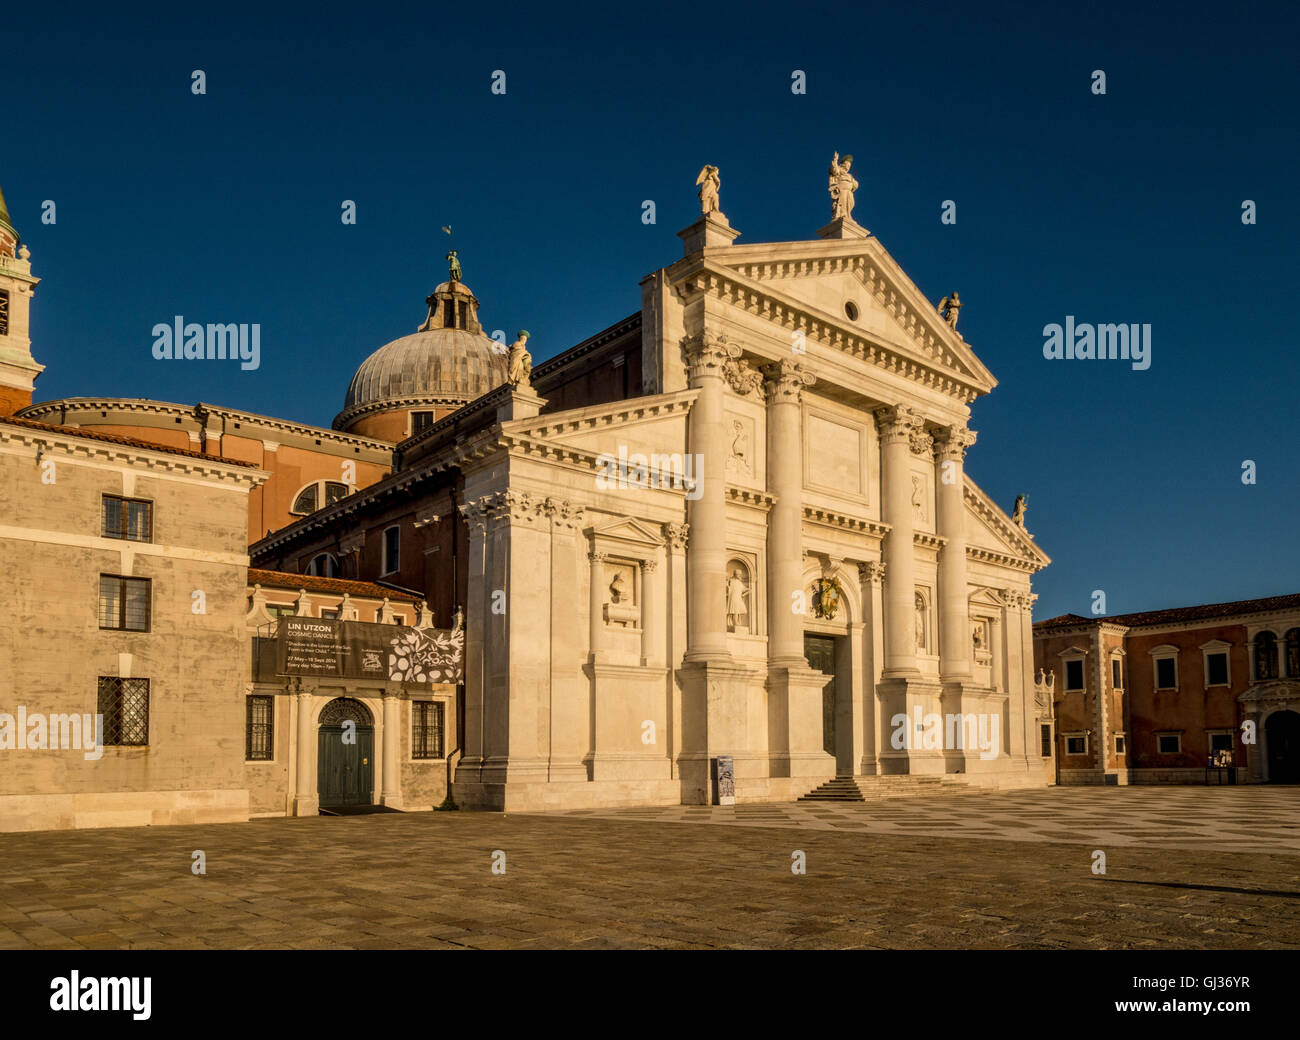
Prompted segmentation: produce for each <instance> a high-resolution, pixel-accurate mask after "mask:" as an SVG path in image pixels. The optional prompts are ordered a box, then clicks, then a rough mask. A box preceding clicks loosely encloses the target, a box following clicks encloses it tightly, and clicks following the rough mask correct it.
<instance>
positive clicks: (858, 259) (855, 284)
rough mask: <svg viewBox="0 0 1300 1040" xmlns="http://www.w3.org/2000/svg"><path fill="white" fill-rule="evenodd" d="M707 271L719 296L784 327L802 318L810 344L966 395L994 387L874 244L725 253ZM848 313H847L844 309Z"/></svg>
mask: <svg viewBox="0 0 1300 1040" xmlns="http://www.w3.org/2000/svg"><path fill="white" fill-rule="evenodd" d="M706 263H707V266H708V267H709V268H711V269H713V268H717V269H719V270H720V271H725V272H726V274H727V275H729V276H730V278H732V279H734V280H735V284H734V285H733V286H729V287H728V286H719V287H718V288H720V289H721V290H722V294H723V295H729V296H730V297H732V299H733V302H734V301H735V300H737V299H740V300H741V301H742V305H743V306H745V307H747V309H750V310H754V311H756V312H758V313H759V314H771V315H772V316H773V317H775V318H776V319H777V320H779V321H780V322H781V323H782V324H783V325H785V326H791V325H799V324H800V321H799V317H798V312H804V313H805V314H806V315H807V319H806V320H807V323H808V324H809V325H810V328H809V336H810V338H814V339H817V340H819V341H821V342H823V343H826V344H827V345H829V346H832V347H839V348H840V349H846V350H849V351H850V352H854V353H865V351H864V349H863V346H862V344H867V345H869V346H870V347H874V348H876V349H875V351H874V352H872V353H871V355H870V356H871V360H873V361H874V362H875V363H879V364H884V365H885V366H886V367H891V368H895V367H898V366H899V365H900V363H901V364H903V365H908V364H910V365H913V366H916V367H917V368H918V369H919V370H923V371H926V372H928V373H930V378H931V379H932V378H933V375H941V376H946V377H948V378H949V379H950V380H952V381H953V382H954V383H955V384H956V385H958V386H960V387H962V388H964V389H966V390H968V391H969V396H970V397H974V396H977V395H978V394H982V393H987V392H988V391H990V390H991V389H993V387H994V386H996V385H997V380H996V379H995V378H994V377H993V374H992V373H991V372H990V371H989V370H988V369H987V368H986V367H985V366H984V363H983V362H982V361H980V359H979V358H978V357H977V356H976V354H975V351H974V350H973V349H972V348H971V346H970V344H968V343H967V342H966V341H965V340H964V339H963V338H962V337H961V335H960V334H958V333H957V332H956V331H955V330H954V329H952V328H950V327H949V326H948V324H947V323H946V322H945V321H944V320H943V318H942V317H941V316H940V315H939V313H938V310H937V308H936V303H937V301H932V300H930V299H928V298H927V297H926V296H925V294H923V293H922V292H921V290H920V289H919V288H917V286H916V284H915V283H914V282H913V281H912V280H911V279H910V278H909V277H908V276H907V275H906V273H904V271H903V269H902V268H901V267H900V266H899V265H898V263H897V261H895V260H894V258H893V257H892V256H890V255H889V253H888V252H887V251H886V250H885V248H884V246H882V245H881V244H880V242H879V240H878V239H876V238H874V237H868V238H865V239H830V240H822V241H808V242H776V243H762V244H755V245H749V246H732V247H730V248H728V249H719V250H716V251H714V252H712V253H711V254H710V255H709V257H708V260H707V262H706ZM849 305H851V307H850V306H849Z"/></svg>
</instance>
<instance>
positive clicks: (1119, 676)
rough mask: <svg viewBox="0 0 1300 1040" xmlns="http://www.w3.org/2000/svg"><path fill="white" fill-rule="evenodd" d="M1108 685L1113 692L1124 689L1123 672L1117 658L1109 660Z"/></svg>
mask: <svg viewBox="0 0 1300 1040" xmlns="http://www.w3.org/2000/svg"><path fill="white" fill-rule="evenodd" d="M1110 685H1111V689H1113V690H1122V689H1124V670H1123V668H1122V667H1121V666H1120V662H1119V658H1118V657H1112V658H1111V659H1110Z"/></svg>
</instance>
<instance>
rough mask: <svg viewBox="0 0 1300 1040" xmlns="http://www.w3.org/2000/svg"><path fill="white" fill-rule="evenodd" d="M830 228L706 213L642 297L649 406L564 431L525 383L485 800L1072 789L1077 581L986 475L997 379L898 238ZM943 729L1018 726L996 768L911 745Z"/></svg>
mask: <svg viewBox="0 0 1300 1040" xmlns="http://www.w3.org/2000/svg"><path fill="white" fill-rule="evenodd" d="M819 234H821V235H822V236H823V237H821V238H819V239H814V240H809V241H799V242H785V243H771V244H757V245H737V244H734V242H733V239H734V238H735V237H736V232H735V231H734V230H732V229H731V228H730V225H729V224H727V222H726V218H725V217H722V215H721V214H720V213H718V212H716V211H715V212H712V213H707V214H706V215H705V216H703V217H702V218H701V219H700V221H699V222H697V224H695V225H692V227H690V228H688V229H686V230H685V231H683V232H682V233H681V237H682V238H683V240H684V241H685V243H686V250H687V252H686V255H685V256H684V258H683V259H681V260H679V261H678V262H677V263H675V264H673V265H672V266H670V267H667V268H664V269H662V270H659V271H656V272H655V273H654V274H652V275H650V276H649V277H647V278H646V279H645V280H644V281H643V283H642V344H641V349H642V366H643V367H642V372H643V375H642V388H641V390H642V396H637V397H633V398H631V399H629V400H621V401H617V402H615V403H612V404H607V405H598V406H592V407H586V408H580V409H574V410H569V411H563V412H549V413H545V414H538V408H539V407H540V406H541V405H542V402H541V400H540V399H538V398H536V397H534V396H532V395H531V394H529V393H527V392H525V389H526V388H521V389H520V391H519V392H518V393H516V394H515V395H514V397H513V403H512V405H511V406H510V407H509V408H508V409H507V410H506V412H505V413H504V418H505V421H504V422H503V424H502V426H501V428H500V435H499V436H497V437H495V439H486V440H484V441H482V442H481V443H478V444H476V445H475V449H474V452H473V453H472V456H471V454H470V453H468V452H467V453H466V455H465V457H464V459H463V461H462V462H461V467H462V472H463V473H464V477H465V490H464V505H463V506H462V511H463V513H464V515H465V516H466V518H467V520H468V521H469V526H470V556H471V562H470V573H469V588H470V598H471V601H470V603H469V604H467V611H466V614H467V617H468V631H467V649H466V718H465V723H466V725H465V730H466V732H465V753H464V758H463V759H462V760H461V762H460V764H459V766H458V768H457V771H456V776H455V781H456V782H455V790H456V797H457V800H458V801H460V802H462V803H463V804H467V805H469V806H478V807H492V808H506V809H524V808H534V807H581V806H596V805H611V804H656V803H657V804H676V803H687V804H692V803H707V802H708V801H710V799H711V798H712V792H711V782H710V778H711V772H710V769H711V766H710V762H711V760H712V759H714V758H715V757H717V756H719V755H723V756H732V757H733V759H734V767H735V785H736V798H737V801H741V802H744V801H761V800H787V799H794V798H797V797H798V796H800V795H802V794H805V793H807V792H808V791H810V790H812V789H813V788H815V787H816V786H817V785H819V784H820V783H822V782H823V781H825V780H827V779H828V778H830V777H832V776H835V775H836V774H837V773H838V774H841V775H859V776H861V775H877V774H905V773H910V774H960V775H962V777H964V778H965V779H966V780H968V781H969V782H972V783H981V784H991V785H1008V786H1023V785H1040V784H1044V783H1046V782H1047V780H1048V772H1049V770H1048V769H1047V768H1045V767H1044V764H1043V760H1042V759H1041V758H1040V757H1039V754H1040V750H1039V742H1038V725H1039V719H1038V716H1037V712H1036V709H1035V706H1034V691H1033V682H1032V665H1033V650H1032V644H1031V633H1030V621H1031V618H1030V613H1031V606H1032V603H1033V599H1034V597H1033V595H1032V593H1031V591H1030V577H1031V575H1032V574H1033V573H1034V572H1035V571H1037V570H1039V569H1041V568H1042V567H1044V566H1045V565H1046V564H1047V562H1048V560H1047V557H1046V556H1045V555H1044V554H1043V553H1042V552H1041V550H1039V549H1038V548H1037V547H1036V546H1035V544H1034V542H1033V540H1032V538H1031V537H1030V536H1029V535H1028V534H1027V533H1026V532H1025V530H1024V529H1023V528H1021V527H1019V526H1017V525H1016V524H1013V523H1012V521H1011V519H1010V517H1009V516H1008V515H1007V514H1006V513H1005V512H1004V511H1003V510H1002V509H1001V508H999V506H997V505H995V504H994V503H993V502H992V501H991V500H990V499H989V497H988V496H987V495H985V494H984V492H982V491H981V490H980V489H979V488H977V487H976V486H975V485H974V484H973V483H972V482H971V481H970V480H969V478H967V477H966V476H965V475H964V472H963V463H964V459H965V456H966V452H967V451H968V450H969V449H970V448H971V445H972V444H973V443H974V440H975V435H974V433H973V432H971V431H970V430H969V428H968V426H967V421H968V419H969V416H970V407H969V406H970V404H971V402H972V401H973V400H975V398H976V397H978V396H980V395H981V394H984V393H987V392H989V391H990V390H992V389H993V387H994V385H995V382H996V381H995V380H994V378H993V376H992V375H991V374H990V373H989V371H988V370H987V369H986V368H985V367H984V366H983V364H981V363H980V361H979V360H978V358H976V356H975V354H974V352H973V351H972V350H971V348H970V347H969V346H968V345H967V344H966V342H965V341H964V340H963V339H962V337H961V336H960V335H959V334H958V333H957V332H956V330H955V329H954V328H952V327H950V326H949V325H948V324H947V323H946V322H945V321H944V320H943V319H942V318H941V317H940V316H939V314H938V313H937V312H936V310H935V307H934V305H933V304H932V303H930V302H928V301H927V300H926V298H925V297H924V296H922V294H921V293H920V291H919V290H918V289H917V288H916V286H915V285H913V284H912V282H911V281H910V280H909V279H908V278H907V276H906V275H905V274H904V273H903V272H902V270H901V269H900V268H899V267H898V265H897V264H896V263H895V262H894V260H893V259H892V258H891V257H890V256H889V254H888V253H887V252H886V251H885V250H884V248H883V247H882V246H881V244H880V243H879V241H878V240H877V239H876V238H874V237H873V236H871V235H870V234H869V233H867V232H866V231H865V230H864V229H862V228H860V227H859V226H858V225H856V224H855V223H853V222H852V220H843V219H840V220H836V221H835V222H834V223H832V225H830V226H829V227H828V228H824V229H822V232H820V233H819ZM981 449H982V450H993V451H996V450H997V446H996V445H991V446H990V445H981ZM620 457H622V458H625V459H627V460H628V466H627V469H626V470H625V472H624V475H625V477H626V479H610V478H611V477H612V476H616V474H614V472H613V471H612V470H611V468H610V465H609V459H611V458H613V459H615V460H617V459H618V458H620ZM807 636H822V637H827V638H828V639H829V640H830V642H822V643H820V644H819V645H820V646H822V647H823V648H825V654H827V655H830V656H829V657H824V658H823V661H825V660H830V659H833V662H834V664H833V672H834V678H833V680H832V679H831V678H830V676H828V675H826V674H824V671H825V670H826V666H825V664H823V666H822V670H820V671H819V670H815V669H813V668H812V667H810V665H809V663H808V660H807V659H806V657H805V638H806V637H807ZM828 682H831V683H833V685H832V686H831V687H830V688H829V692H824V688H826V687H827V684H828ZM824 697H825V698H827V699H826V700H825V701H824ZM917 709H920V712H921V716H922V717H924V716H925V715H927V714H929V713H939V714H940V715H949V714H952V713H962V714H975V715H979V716H983V717H985V718H994V717H995V718H996V720H997V721H996V723H995V726H996V729H995V732H996V734H997V742H998V743H997V747H996V748H995V749H994V751H993V753H992V754H989V753H981V752H977V751H975V750H973V749H971V748H969V747H967V748H964V749H963V748H954V747H940V748H936V747H932V746H921V745H922V742H921V741H920V740H919V739H917V740H915V741H908V743H909V744H910V745H911V746H905V747H903V748H897V747H895V746H894V745H895V744H896V742H897V741H896V739H895V731H896V729H897V728H898V727H896V725H895V722H894V720H895V717H896V716H897V715H899V714H906V715H907V716H908V717H909V719H911V718H912V717H913V714H914V713H915V712H916V710H917ZM831 713H833V719H834V721H833V725H832V724H830V723H828V722H827V721H826V718H824V715H826V714H831ZM913 728H914V727H913Z"/></svg>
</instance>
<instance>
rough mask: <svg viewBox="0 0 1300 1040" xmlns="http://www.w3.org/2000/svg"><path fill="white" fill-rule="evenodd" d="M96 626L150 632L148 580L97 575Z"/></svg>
mask: <svg viewBox="0 0 1300 1040" xmlns="http://www.w3.org/2000/svg"><path fill="white" fill-rule="evenodd" d="M99 627H100V628H113V629H120V630H123V631H127V632H148V631H149V579H148V578H123V577H121V576H119V575H116V574H101V575H100V576H99Z"/></svg>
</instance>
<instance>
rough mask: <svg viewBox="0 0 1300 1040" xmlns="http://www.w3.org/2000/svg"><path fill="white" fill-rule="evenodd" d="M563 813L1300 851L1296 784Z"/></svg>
mask: <svg viewBox="0 0 1300 1040" xmlns="http://www.w3.org/2000/svg"><path fill="white" fill-rule="evenodd" d="M565 815H568V816H585V817H591V818H596V819H607V820H657V821H661V822H676V823H715V824H729V825H731V826H751V827H799V828H810V829H815V830H840V831H845V832H849V833H870V834H890V835H904V834H913V835H928V836H933V837H943V838H958V839H961V840H969V839H973V838H996V839H999V840H1005V841H1062V842H1076V841H1079V842H1085V841H1086V842H1091V843H1094V844H1095V845H1097V846H1098V847H1110V846H1113V845H1126V846H1127V845H1137V846H1167V847H1170V848H1188V849H1202V848H1206V847H1213V848H1219V849H1225V850H1229V849H1230V850H1237V851H1248V852H1280V853H1289V854H1292V855H1300V787H1263V786H1251V787H1217V786H1211V787H1154V786H1152V787H1119V788H1115V787H1057V788H1053V789H1051V791H1049V792H1046V793H1045V792H1043V791H1024V790H1021V791H980V790H978V789H967V790H962V789H960V788H958V789H957V790H953V789H951V788H945V789H944V790H942V791H937V792H935V793H934V794H927V795H924V796H919V795H918V796H914V797H906V798H890V799H883V800H880V801H876V802H866V803H862V802H797V803H784V804H764V805H739V806H711V807H705V806H689V805H680V806H669V807H663V808H638V809H574V810H571V811H569V812H567V813H565Z"/></svg>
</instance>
